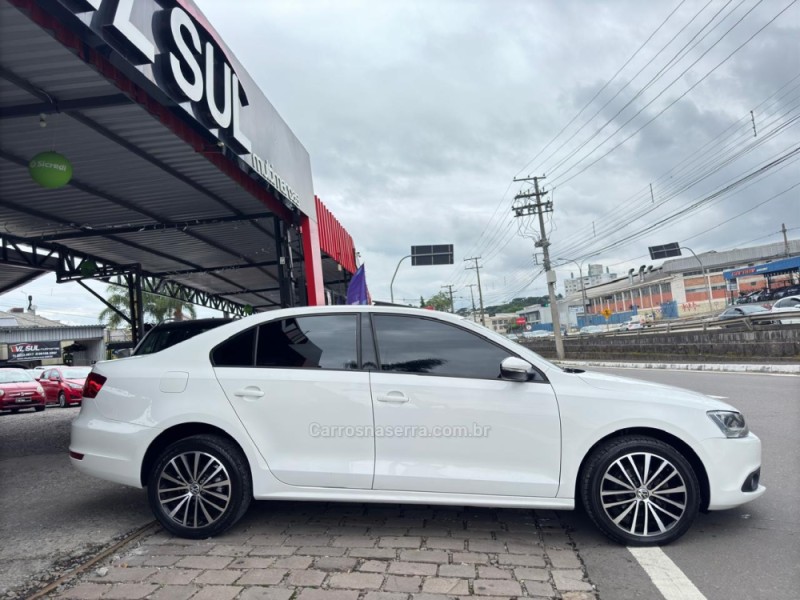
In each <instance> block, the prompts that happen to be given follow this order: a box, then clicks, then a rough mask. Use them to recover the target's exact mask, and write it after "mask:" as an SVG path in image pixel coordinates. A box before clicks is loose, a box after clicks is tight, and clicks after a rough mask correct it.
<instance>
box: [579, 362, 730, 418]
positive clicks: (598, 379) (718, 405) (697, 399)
mask: <svg viewBox="0 0 800 600" xmlns="http://www.w3.org/2000/svg"><path fill="white" fill-rule="evenodd" d="M576 376H577V377H578V378H580V380H581V381H583V382H584V383H586V384H587V385H590V386H592V387H594V388H597V389H600V390H606V391H609V392H616V393H619V395H620V396H624V397H626V398H630V399H635V398H638V399H640V400H641V401H643V402H662V403H665V404H672V405H676V404H677V405H681V406H686V407H691V408H697V409H702V410H736V409H735V408H734V407H732V406H731V405H730V404H726V403H725V402H721V401H720V400H715V399H714V398H709V397H708V396H706V395H704V394H701V393H699V392H693V391H691V390H685V389H683V388H679V387H674V386H671V385H664V384H661V383H651V382H649V381H642V380H641V379H632V378H630V377H618V376H616V375H608V374H606V373H597V372H593V371H586V372H584V373H580V374H577V375H576Z"/></svg>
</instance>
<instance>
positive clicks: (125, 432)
mask: <svg viewBox="0 0 800 600" xmlns="http://www.w3.org/2000/svg"><path fill="white" fill-rule="evenodd" d="M87 408H88V410H87ZM158 433H159V432H158V430H155V429H153V428H151V427H144V426H141V425H134V424H132V423H123V422H121V421H112V420H110V419H105V418H103V417H102V416H101V415H100V412H99V411H98V410H97V409H96V407H95V406H94V400H91V399H86V400H84V402H83V407H82V408H81V413H80V414H79V415H78V417H77V418H76V419H75V420H73V421H72V435H71V439H70V444H69V451H70V453H71V455H70V462H72V466H73V467H75V468H76V469H78V470H79V471H81V472H82V473H86V474H87V475H91V476H93V477H98V478H100V479H105V480H107V481H114V482H116V483H121V484H124V485H130V486H133V487H138V488H141V487H142V482H141V471H140V470H141V465H142V459H143V457H144V454H145V452H146V451H147V448H148V446H149V445H150V442H151V441H152V440H153V439H154V438H155V437H156V436H157V435H158ZM72 453H74V454H78V455H83V458H82V459H77V458H75V457H74V456H73V454H72Z"/></svg>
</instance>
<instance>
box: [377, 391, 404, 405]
mask: <svg viewBox="0 0 800 600" xmlns="http://www.w3.org/2000/svg"><path fill="white" fill-rule="evenodd" d="M377 400H378V402H389V403H392V404H403V403H404V402H408V396H406V395H405V394H404V393H403V392H388V393H386V394H378V396H377Z"/></svg>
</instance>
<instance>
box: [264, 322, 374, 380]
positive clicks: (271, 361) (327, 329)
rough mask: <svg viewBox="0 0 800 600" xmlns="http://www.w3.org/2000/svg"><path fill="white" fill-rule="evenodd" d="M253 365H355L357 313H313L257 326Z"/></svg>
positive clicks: (286, 366)
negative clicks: (254, 362) (256, 343)
mask: <svg viewBox="0 0 800 600" xmlns="http://www.w3.org/2000/svg"><path fill="white" fill-rule="evenodd" d="M256 366H257V367H272V368H298V369H334V370H349V369H357V368H358V316H357V315H355V314H351V315H315V316H309V317H295V318H291V319H282V320H279V321H271V322H269V323H264V324H263V325H261V326H259V328H258V346H257V349H256Z"/></svg>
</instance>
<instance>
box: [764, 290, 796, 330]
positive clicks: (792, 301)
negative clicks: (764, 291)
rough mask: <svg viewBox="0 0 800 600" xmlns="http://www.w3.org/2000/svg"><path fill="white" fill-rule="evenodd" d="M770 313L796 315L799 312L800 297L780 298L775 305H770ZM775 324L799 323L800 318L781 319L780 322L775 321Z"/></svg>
mask: <svg viewBox="0 0 800 600" xmlns="http://www.w3.org/2000/svg"><path fill="white" fill-rule="evenodd" d="M770 312H772V313H778V314H779V313H797V312H800V296H786V297H785V298H781V299H780V300H778V301H776V302H775V304H773V305H772V309H771V310H770ZM775 322H776V323H782V324H784V325H785V324H787V323H800V318H797V317H795V318H794V319H785V318H782V319H781V320H780V321H775Z"/></svg>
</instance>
